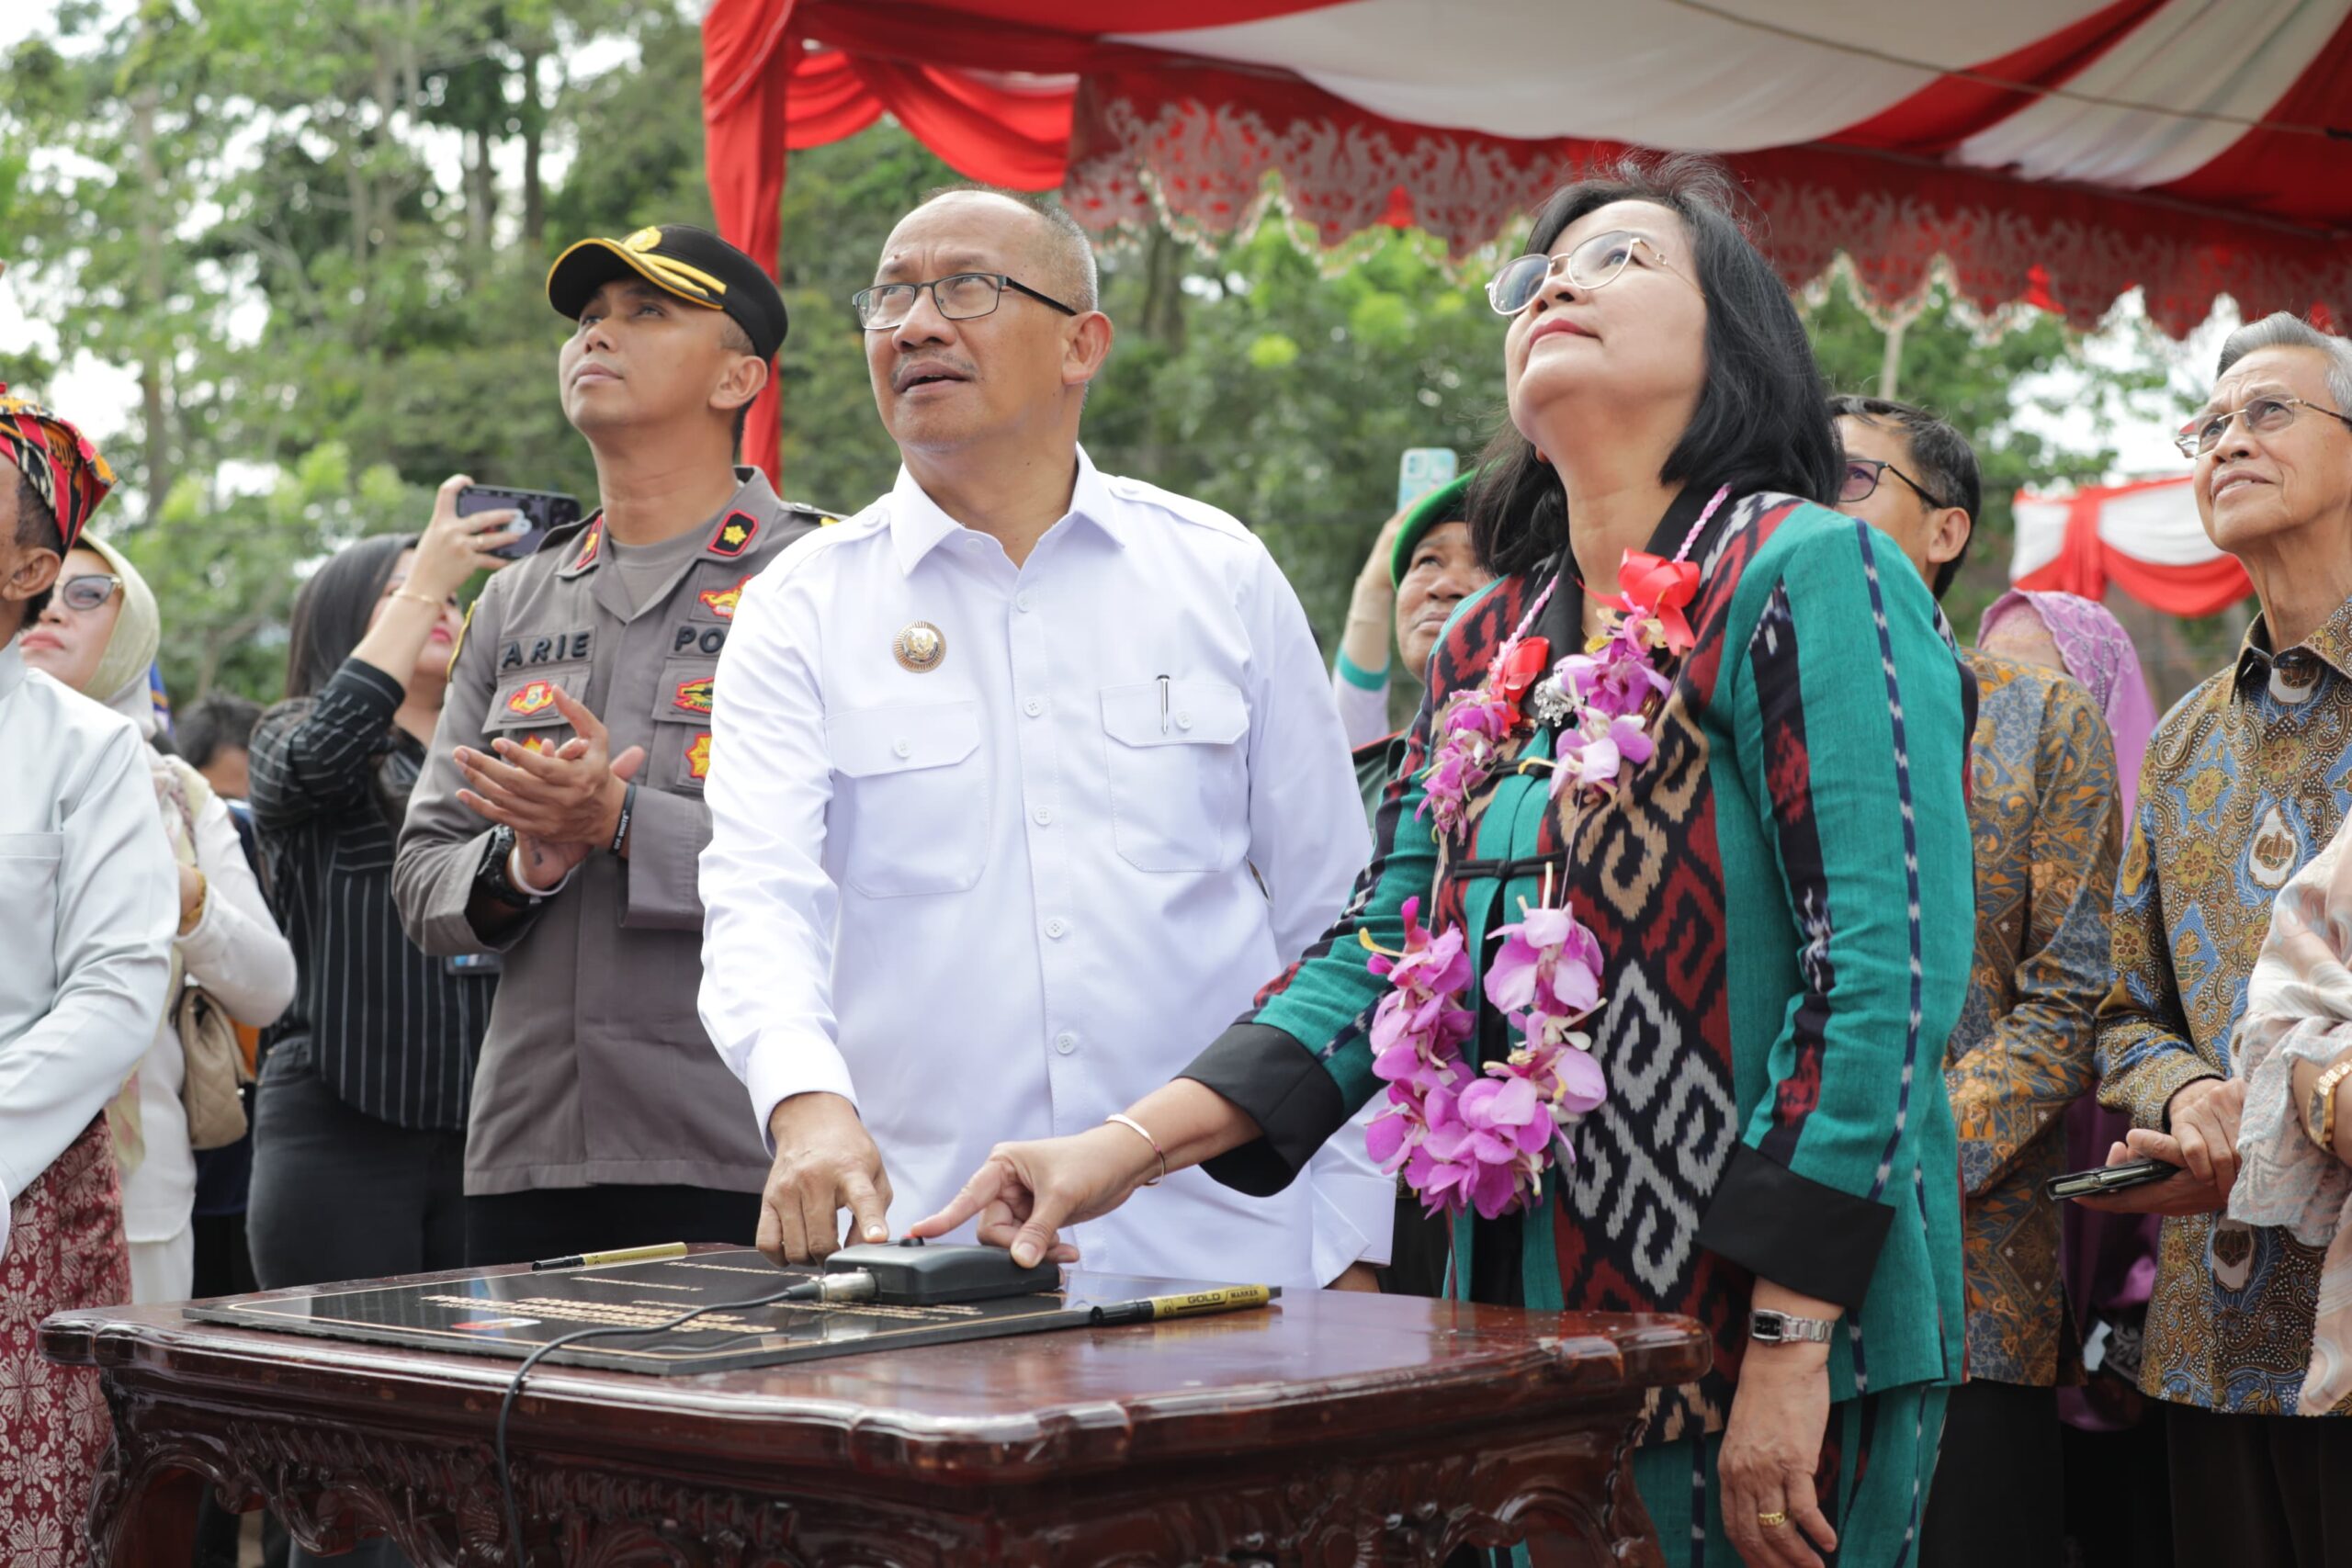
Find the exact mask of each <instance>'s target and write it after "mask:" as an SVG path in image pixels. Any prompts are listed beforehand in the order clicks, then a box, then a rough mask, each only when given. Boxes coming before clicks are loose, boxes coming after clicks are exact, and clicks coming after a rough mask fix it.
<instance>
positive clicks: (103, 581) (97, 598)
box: [57, 572, 122, 614]
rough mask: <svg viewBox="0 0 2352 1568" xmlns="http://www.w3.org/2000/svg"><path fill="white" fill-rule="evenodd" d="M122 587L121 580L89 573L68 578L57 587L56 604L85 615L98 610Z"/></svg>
mask: <svg viewBox="0 0 2352 1568" xmlns="http://www.w3.org/2000/svg"><path fill="white" fill-rule="evenodd" d="M121 586H122V579H120V578H119V577H109V576H106V575H103V574H101V573H98V572H91V573H90V574H88V575H87V576H85V577H69V578H67V579H66V580H65V581H62V582H61V583H59V584H58V585H57V602H58V603H59V604H62V605H64V606H65V607H66V608H67V609H69V610H78V611H81V612H83V613H85V614H86V613H88V612H89V611H92V610H95V609H96V608H98V607H99V606H100V605H102V604H105V603H106V602H107V600H109V599H111V598H113V597H114V591H115V590H116V589H118V588H119V587H121Z"/></svg>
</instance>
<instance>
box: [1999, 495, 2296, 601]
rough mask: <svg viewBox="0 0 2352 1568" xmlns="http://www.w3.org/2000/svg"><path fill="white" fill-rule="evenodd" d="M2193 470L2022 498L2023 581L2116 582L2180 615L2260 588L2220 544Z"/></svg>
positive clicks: (2015, 559)
mask: <svg viewBox="0 0 2352 1568" xmlns="http://www.w3.org/2000/svg"><path fill="white" fill-rule="evenodd" d="M2189 486H2190V481H2189V479H2188V478H2186V477H2183V478H2179V479H2141V480H2138V481H2135V482H2133V483H2131V484H2120V485H2103V486H2097V487H2094V488H2091V489H2087V490H2079V491H2075V493H2074V494H2072V495H2070V496H2063V497H2047V496H2038V495H2035V494H2034V493H2033V492H2032V491H2018V496H2017V506H2016V513H2015V516H2016V519H2017V549H2016V552H2015V553H2014V554H2013V555H2012V556H2011V557H2010V558H2009V581H2011V582H2013V583H2015V584H2016V585H2017V586H2018V587H2019V588H2030V589H2038V590H2044V591H2053V592H2062V593H2078V594H2080V595H2082V596H2083V597H2084V598H2086V599H2104V598H2105V597H2106V596H2107V591H2108V589H2109V586H2110V585H2112V586H2113V587H2116V588H2120V589H2121V590H2122V591H2123V592H2126V593H2128V594H2130V595H2131V597H2132V598H2134V599H2137V600H2139V601H2140V602H2141V603H2142V604H2148V605H2152V606H2154V608H2156V609H2159V610H2162V611H2165V613H2166V614H2168V615H2213V614H2215V613H2217V612H2219V611H2222V610H2225V609H2228V608H2229V607H2230V606H2231V605H2232V604H2236V603H2237V602H2238V601H2239V600H2241V599H2244V598H2245V596H2246V595H2247V594H2249V593H2252V592H2254V584H2253V583H2251V582H2249V581H2247V580H2246V575H2245V568H2244V567H2242V566H2240V565H2239V564H2238V562H2237V558H2235V557H2234V556H2230V555H2225V554H2223V553H2222V551H2221V550H2219V549H2216V548H2215V547H2214V546H2213V541H2212V540H2211V539H2210V538H2208V537H2206V535H2205V525H2204V524H2203V523H2202V522H2200V521H2199V518H2198V515H2197V497H2196V495H2195V494H2194V492H2193V491H2191V490H2190V488H2189Z"/></svg>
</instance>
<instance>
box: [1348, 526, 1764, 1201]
mask: <svg viewBox="0 0 2352 1568" xmlns="http://www.w3.org/2000/svg"><path fill="white" fill-rule="evenodd" d="M1727 493H1728V491H1716V492H1715V496H1714V499H1713V500H1712V501H1711V502H1708V503H1707V508H1706V510H1705V511H1704V512H1702V513H1701V514H1700V516H1699V520H1698V522H1697V523H1696V524H1694V525H1692V527H1691V532H1690V535H1689V536H1687V537H1686V538H1684V540H1683V541H1682V547H1681V548H1680V549H1679V550H1677V551H1676V552H1675V554H1674V557H1673V558H1672V559H1671V560H1670V561H1661V560H1659V559H1658V558H1657V557H1654V556H1644V555H1639V554H1637V553H1636V552H1634V551H1627V552H1626V559H1625V570H1623V571H1622V572H1621V573H1620V578H1621V581H1623V584H1624V587H1625V592H1624V594H1623V595H1622V596H1621V598H1620V599H1619V601H1617V604H1616V607H1618V608H1620V609H1622V610H1623V612H1624V613H1623V615H1621V617H1620V618H1619V619H1618V620H1617V622H1616V623H1615V625H1614V626H1611V629H1610V630H1609V632H1608V633H1607V634H1606V635H1605V636H1603V637H1598V638H1596V639H1594V641H1593V642H1592V644H1591V645H1590V646H1589V649H1588V650H1587V651H1586V652H1583V653H1573V654H1570V655H1568V656H1567V657H1566V658H1564V659H1562V660H1559V661H1558V662H1557V663H1556V664H1555V665H1554V666H1553V667H1552V671H1551V673H1550V675H1549V676H1548V677H1546V678H1545V679H1544V681H1543V682H1540V683H1538V684H1537V685H1535V686H1534V688H1533V690H1532V692H1530V693H1529V694H1528V695H1529V699H1530V705H1531V706H1532V708H1533V709H1534V712H1535V716H1536V717H1537V718H1538V719H1540V720H1541V721H1543V722H1545V723H1556V724H1557V725H1558V726H1559V742H1558V744H1557V746H1556V747H1555V756H1554V757H1553V758H1552V759H1551V760H1550V761H1545V760H1544V759H1542V758H1528V759H1526V760H1524V761H1521V763H1520V766H1521V769H1522V770H1524V769H1527V768H1535V767H1548V768H1550V769H1551V770H1552V781H1551V795H1552V797H1553V798H1554V799H1555V800H1556V799H1557V798H1559V796H1560V795H1562V793H1564V792H1575V793H1576V794H1578V795H1581V794H1583V793H1584V792H1598V791H1601V790H1605V789H1607V788H1609V787H1610V786H1611V785H1613V784H1615V783H1616V782H1617V780H1618V778H1619V776H1620V775H1621V773H1623V771H1624V769H1625V767H1626V766H1627V764H1629V763H1630V764H1639V763H1642V762H1645V761H1649V759H1650V758H1651V757H1652V756H1653V755H1654V754H1655V753H1656V750H1657V747H1656V743H1655V741H1654V740H1653V739H1652V738H1651V736H1650V734H1649V731H1648V728H1647V725H1648V714H1649V709H1650V705H1651V703H1652V702H1653V700H1655V699H1657V698H1659V697H1662V696H1664V695H1665V694H1667V693H1668V692H1669V691H1671V690H1672V682H1669V681H1668V679H1667V678H1666V677H1665V676H1664V675H1663V674H1661V673H1660V672H1659V671H1658V670H1657V667H1656V664H1655V663H1654V661H1653V660H1654V658H1655V656H1656V654H1657V652H1658V651H1660V650H1664V651H1666V652H1668V653H1679V652H1680V651H1682V650H1684V649H1688V648H1689V647H1690V646H1691V629H1690V626H1689V625H1688V623H1687V622H1685V621H1684V620H1683V617H1682V606H1683V605H1685V604H1688V603H1689V602H1690V600H1691V595H1692V593H1693V592H1695V590H1696V588H1697V584H1698V569H1697V568H1696V567H1694V566H1691V565H1690V564H1688V563H1687V562H1686V561H1685V560H1684V557H1685V556H1686V555H1688V554H1689V552H1690V549H1691V545H1692V544H1693V543H1694V542H1695V541H1696V540H1697V538H1698V536H1699V534H1700V532H1701V530H1702V529H1703V528H1705V526H1706V525H1707V521H1708V519H1709V518H1711V517H1713V515H1714V513H1715V510H1716V509H1717V508H1718V507H1720V506H1721V505H1722V504H1723V502H1724V497H1725V495H1726V494H1727ZM1556 581H1557V580H1556V579H1555V583H1556ZM1552 586H1553V585H1546V586H1545V588H1544V592H1541V593H1539V594H1538V595H1537V596H1536V598H1535V602H1534V603H1533V604H1531V605H1529V606H1528V608H1527V613H1526V614H1525V615H1522V616H1521V619H1520V622H1519V625H1518V626H1516V627H1515V628H1513V630H1512V632H1511V634H1510V637H1506V638H1505V639H1504V640H1503V643H1502V646H1501V647H1500V648H1498V649H1496V651H1495V656H1494V660H1493V662H1492V663H1491V664H1490V665H1489V666H1488V667H1487V675H1486V678H1485V679H1484V680H1483V681H1481V682H1479V684H1478V685H1477V686H1476V687H1475V688H1471V689H1467V690H1464V691H1459V692H1456V693H1454V694H1453V695H1452V696H1451V697H1449V698H1448V699H1447V700H1446V702H1445V704H1444V705H1443V707H1442V709H1441V711H1440V714H1439V717H1438V720H1437V728H1438V730H1439V739H1438V742H1437V745H1436V746H1435V748H1434V749H1433V758H1432V761H1431V762H1430V766H1429V768H1428V769H1427V770H1426V771H1425V772H1424V773H1423V774H1422V780H1423V787H1424V790H1425V795H1426V798H1425V799H1424V801H1423V804H1422V807H1421V810H1422V813H1423V814H1424V815H1426V816H1427V817H1429V818H1430V820H1431V824H1432V826H1433V828H1434V829H1435V830H1436V832H1437V835H1438V836H1439V837H1440V838H1441V839H1449V840H1458V839H1460V838H1462V837H1463V836H1464V830H1465V829H1466V828H1467V825H1468V821H1469V809H1470V801H1471V799H1472V797H1473V796H1474V795H1476V793H1477V791H1478V790H1479V788H1480V787H1481V786H1483V785H1484V784H1485V783H1486V782H1487V779H1488V778H1490V777H1492V776H1493V773H1494V771H1495V768H1496V766H1497V765H1498V762H1499V761H1500V760H1501V757H1502V752H1503V748H1504V746H1505V744H1506V742H1508V740H1509V739H1510V736H1511V734H1512V733H1513V731H1514V730H1515V729H1516V728H1518V727H1519V725H1520V723H1521V716H1520V711H1519V710H1520V701H1519V694H1518V692H1517V691H1516V690H1514V689H1512V685H1511V682H1510V681H1509V680H1508V679H1507V677H1506V672H1507V671H1513V670H1516V669H1518V668H1519V667H1520V666H1521V665H1523V664H1524V663H1525V662H1526V661H1525V660H1524V659H1522V658H1521V657H1520V656H1521V650H1522V649H1523V648H1527V647H1528V646H1529V645H1528V643H1527V633H1528V630H1529V628H1530V627H1531V626H1533V625H1534V624H1535V620H1536V618H1537V617H1538V616H1539V615H1542V614H1543V612H1544V604H1546V603H1547V602H1548V601H1549V600H1550V598H1551V595H1552ZM1533 646H1534V647H1537V648H1543V647H1544V645H1543V644H1542V641H1541V639H1536V642H1535V644H1534V645H1533ZM1545 651H1548V649H1545ZM1538 657H1539V658H1540V657H1541V655H1540V654H1539V655H1538ZM1522 679H1523V677H1522ZM1569 837H1570V839H1571V840H1573V838H1574V834H1573V831H1571V833H1570V835H1569ZM1564 897H1565V895H1564ZM1420 905H1421V901H1420V899H1419V898H1409V899H1408V900H1406V902H1405V907H1404V909H1403V911H1402V912H1403V915H1404V922H1405V949H1404V951H1403V952H1402V953H1388V952H1385V950H1383V949H1381V948H1378V947H1376V946H1374V943H1373V941H1372V938H1371V935H1370V933H1368V932H1366V933H1363V936H1362V940H1363V945H1364V946H1366V947H1367V948H1371V949H1372V951H1373V957H1372V958H1371V960H1370V962H1369V964H1368V965H1367V966H1368V967H1369V968H1370V969H1371V971H1372V973H1374V975H1379V976H1385V978H1386V979H1387V980H1388V981H1389V983H1390V986H1391V987H1392V988H1391V989H1390V990H1389V992H1388V993H1387V995H1385V996H1384V997H1383V998H1381V1000H1380V1004H1379V1006H1378V1007H1377V1008H1376V1009H1375V1010H1374V1013H1373V1022H1372V1046H1373V1051H1374V1059H1373V1068H1372V1070H1373V1073H1374V1076H1375V1077H1379V1078H1380V1079H1381V1080H1382V1081H1383V1082H1385V1083H1386V1084H1387V1086H1388V1089H1387V1101H1388V1106H1387V1109H1386V1110H1385V1111H1383V1112H1382V1113H1381V1114H1380V1115H1379V1116H1378V1117H1376V1118H1374V1121H1373V1122H1372V1124H1371V1126H1370V1127H1369V1129H1367V1132H1366V1134H1365V1143H1366V1147H1367V1149H1368V1150H1369V1151H1370V1153H1371V1155H1372V1157H1373V1158H1374V1161H1376V1162H1377V1163H1378V1164H1379V1165H1380V1166H1381V1168H1383V1169H1385V1170H1396V1169H1397V1168H1399V1167H1401V1168H1402V1169H1403V1172H1404V1177H1405V1180H1406V1182H1407V1184H1408V1185H1409V1186H1410V1187H1411V1188H1412V1189H1413V1190H1415V1191H1417V1192H1419V1194H1420V1195H1421V1202H1422V1205H1423V1207H1424V1208H1425V1209H1426V1210H1427V1211H1428V1212H1429V1213H1438V1212H1440V1211H1443V1212H1444V1213H1448V1214H1454V1215H1459V1214H1461V1213H1464V1211H1465V1210H1467V1209H1476V1211H1477V1213H1479V1215H1480V1216H1481V1217H1483V1218H1486V1219H1493V1218H1495V1217H1496V1216H1498V1215H1499V1214H1504V1213H1510V1212H1511V1211H1513V1210H1518V1209H1528V1208H1532V1207H1533V1206H1534V1204H1535V1202H1536V1201H1537V1200H1538V1198H1539V1197H1540V1195H1541V1194H1542V1192H1543V1190H1544V1173H1545V1172H1546V1171H1547V1170H1549V1169H1550V1168H1552V1167H1553V1166H1554V1165H1555V1163H1561V1162H1566V1163H1567V1164H1571V1165H1572V1164H1574V1163H1575V1161H1576V1145H1574V1143H1573V1142H1572V1141H1571V1140H1570V1134H1571V1133H1572V1132H1573V1130H1574V1129H1575V1128H1576V1126H1577V1124H1578V1123H1579V1122H1582V1121H1583V1120H1584V1119H1585V1117H1586V1116H1587V1115H1589V1114H1590V1113H1591V1112H1592V1111H1594V1110H1595V1109H1597V1108H1598V1107H1599V1106H1600V1104H1601V1102H1602V1101H1603V1100H1606V1099H1607V1098H1608V1079H1607V1075H1606V1074H1604V1073H1603V1072H1602V1070H1601V1067H1600V1063H1599V1062H1598V1061H1596V1060H1595V1059H1594V1057H1593V1055H1592V1054H1591V1053H1592V1040H1591V1037H1590V1036H1589V1034H1587V1033H1585V1032H1583V1031H1582V1030H1580V1029H1579V1028H1578V1027H1577V1026H1578V1025H1579V1024H1581V1023H1582V1022H1583V1021H1585V1020H1586V1019H1587V1018H1589V1017H1590V1016H1591V1015H1592V1013H1593V1011H1594V1010H1596V1009H1597V1008H1599V1006H1600V970H1601V962H1602V957H1601V951H1600V941H1599V939H1598V938H1596V937H1595V936H1594V935H1593V934H1592V932H1591V931H1589V929H1587V927H1586V926H1585V925H1584V924H1583V922H1581V921H1579V920H1578V919H1577V918H1576V916H1575V915H1574V914H1573V913H1571V912H1570V911H1569V910H1568V909H1567V908H1565V907H1554V906H1553V904H1552V878H1551V875H1550V874H1549V873H1548V872H1547V873H1546V874H1545V876H1544V889H1543V892H1542V894H1541V895H1540V896H1539V898H1538V907H1537V908H1532V909H1531V908H1527V907H1526V905H1525V903H1524V901H1522V902H1521V918H1520V919H1518V920H1516V921H1514V922H1512V923H1511V924H1510V925H1506V926H1504V927H1502V928H1501V929H1499V930H1498V931H1495V932H1494V933H1493V934H1494V935H1495V937H1496V938H1497V939H1498V940H1499V941H1501V942H1502V944H1503V945H1502V951H1501V952H1499V953H1497V954H1496V955H1495V959H1494V962H1493V963H1492V964H1489V965H1488V967H1487V977H1486V984H1485V991H1486V996H1487V1000H1488V1001H1490V1002H1492V1003H1493V1004H1494V1005H1495V1007H1496V1008H1497V1009H1498V1010H1499V1011H1500V1012H1501V1013H1502V1014H1503V1016H1504V1018H1505V1019H1506V1020H1507V1021H1509V1023H1510V1027H1511V1029H1512V1031H1513V1032H1514V1033H1515V1034H1516V1035H1517V1036H1518V1039H1519V1043H1518V1045H1517V1046H1516V1047H1515V1048H1514V1049H1513V1050H1512V1051H1511V1053H1510V1055H1509V1056H1507V1057H1505V1058H1504V1059H1503V1060H1501V1061H1498V1062H1489V1063H1487V1065H1486V1067H1485V1069H1484V1071H1483V1072H1475V1073H1474V1072H1473V1071H1472V1070H1471V1068H1470V1066H1469V1064H1468V1062H1467V1061H1465V1060H1464V1056H1463V1048H1464V1043H1466V1042H1467V1041H1469V1039H1470V1038H1471V1036H1472V1035H1473V1033H1474V1032H1476V1027H1477V1020H1476V1014H1475V1013H1474V1012H1473V1011H1471V1010H1469V1009H1468V1008H1465V1007H1464V1006H1463V1005H1462V1002H1461V993H1462V991H1463V990H1464V987H1467V986H1468V984H1469V982H1470V977H1471V975H1472V973H1473V965H1472V963H1471V955H1470V954H1469V953H1467V952H1465V951H1464V947H1463V937H1462V933H1461V931H1458V930H1447V931H1440V932H1435V933H1432V932H1431V931H1429V930H1428V929H1426V928H1424V927H1423V926H1422V925H1421V924H1420V923H1419V915H1420Z"/></svg>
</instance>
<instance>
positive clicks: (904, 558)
mask: <svg viewBox="0 0 2352 1568" xmlns="http://www.w3.org/2000/svg"><path fill="white" fill-rule="evenodd" d="M1076 450H1077V453H1078V480H1077V482H1076V483H1075V484H1074V485H1072V486H1071V487H1070V493H1069V512H1068V513H1065V514H1064V515H1065V516H1067V517H1075V518H1079V519H1081V520H1083V521H1085V522H1088V523H1091V524H1092V525H1094V526H1095V527H1097V528H1099V529H1101V530H1102V532H1103V536H1104V537H1105V538H1107V539H1109V540H1111V541H1112V542H1113V543H1114V544H1117V545H1120V546H1122V547H1124V546H1125V539H1123V538H1121V537H1120V534H1119V529H1118V526H1117V525H1116V524H1115V523H1114V521H1113V519H1114V517H1116V516H1117V514H1118V502H1117V500H1116V498H1114V496H1113V495H1112V493H1111V487H1110V485H1109V484H1107V483H1105V482H1104V480H1103V475H1102V473H1101V472H1100V471H1099V470H1098V469H1097V468H1095V467H1094V460H1093V459H1092V458H1091V457H1088V456H1087V455H1086V448H1085V447H1083V446H1080V447H1078V448H1077V449H1076ZM1056 526H1059V524H1058V523H1057V525H1056ZM962 535H971V536H976V537H986V536H985V535H978V534H977V532H976V531H975V530H973V529H970V528H967V527H965V526H964V525H962V524H961V523H958V522H956V519H954V518H953V517H950V516H948V515H947V513H944V512H942V511H941V510H940V509H939V503H938V502H934V501H933V500H932V499H931V497H930V496H929V495H927V494H925V493H924V491H923V488H922V486H921V485H920V484H917V483H916V482H915V477H914V476H913V475H912V474H910V473H909V472H908V471H907V470H906V468H905V466H904V465H903V464H902V465H900V467H899V479H898V482H897V483H896V484H894V485H892V486H891V487H890V548H891V551H892V553H893V554H895V555H896V556H897V557H898V560H899V570H900V571H902V572H904V573H906V574H908V575H909V576H912V575H913V573H914V570H915V568H916V567H917V566H918V565H920V564H921V563H922V558H923V557H925V556H927V555H929V554H930V553H931V552H932V551H933V549H935V548H937V547H938V546H939V545H940V543H941V542H942V541H943V540H946V539H950V538H954V537H956V536H962Z"/></svg>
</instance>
